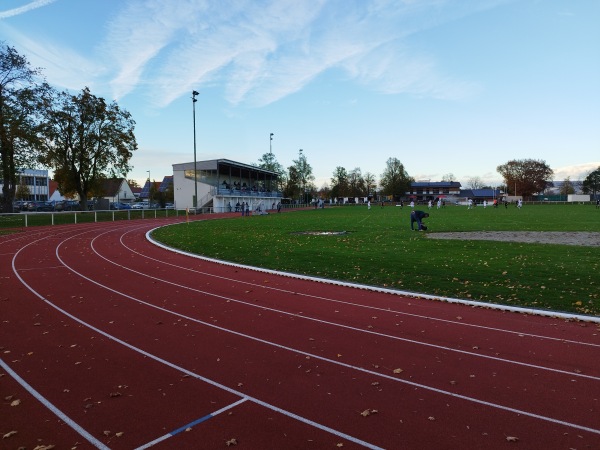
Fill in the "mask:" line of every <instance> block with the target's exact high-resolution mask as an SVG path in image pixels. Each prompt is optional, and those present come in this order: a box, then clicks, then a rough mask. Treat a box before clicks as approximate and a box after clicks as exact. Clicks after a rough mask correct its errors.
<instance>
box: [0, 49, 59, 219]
mask: <svg viewBox="0 0 600 450" xmlns="http://www.w3.org/2000/svg"><path fill="white" fill-rule="evenodd" d="M39 76H40V71H39V69H32V68H31V67H30V65H29V62H28V61H27V59H26V58H25V57H24V56H21V55H19V53H18V52H17V51H16V50H15V49H14V48H13V47H9V46H8V45H5V44H4V43H0V160H1V165H0V178H2V180H3V187H2V194H3V195H2V199H1V201H2V208H1V209H2V212H11V211H12V203H13V200H14V198H15V190H16V187H17V174H18V173H19V171H20V170H21V169H22V168H23V167H25V166H32V165H34V164H35V162H34V161H35V160H34V157H35V151H36V150H37V148H38V141H37V139H36V127H37V124H38V123H39V121H38V119H39V117H37V115H36V111H37V108H36V105H37V101H38V98H39V96H40V95H42V93H43V92H44V91H46V90H47V89H48V85H47V84H45V83H42V82H38V81H37V79H38V77H39Z"/></svg>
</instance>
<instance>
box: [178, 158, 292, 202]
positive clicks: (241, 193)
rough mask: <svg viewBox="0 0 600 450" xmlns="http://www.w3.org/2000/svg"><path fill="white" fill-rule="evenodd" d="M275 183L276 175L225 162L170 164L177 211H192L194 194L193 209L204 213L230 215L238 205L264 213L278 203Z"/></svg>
mask: <svg viewBox="0 0 600 450" xmlns="http://www.w3.org/2000/svg"><path fill="white" fill-rule="evenodd" d="M194 172H195V174H196V175H195V176H194ZM194 181H195V182H194ZM277 181H278V174H277V173H276V172H271V171H269V170H264V169H260V168H258V167H255V166H251V165H248V164H243V163H238V162H235V161H231V160H228V159H214V160H208V161H197V162H196V163H195V164H194V163H193V162H189V163H183V164H173V188H174V193H175V207H176V208H177V209H188V208H189V209H193V208H194V196H195V194H196V191H197V193H198V201H197V208H198V209H202V210H205V211H207V212H229V211H231V212H233V211H236V205H237V204H238V203H239V204H241V203H246V204H248V205H250V210H251V211H253V212H257V211H266V210H268V209H272V208H273V207H274V206H276V205H277V203H279V201H281V193H280V192H279V191H278V190H277Z"/></svg>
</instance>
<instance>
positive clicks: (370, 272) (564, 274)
mask: <svg viewBox="0 0 600 450" xmlns="http://www.w3.org/2000/svg"><path fill="white" fill-rule="evenodd" d="M420 209H426V207H421V208H420ZM409 213H410V208H407V207H404V208H403V209H401V208H400V207H395V206H386V207H385V208H380V207H379V206H374V207H373V208H372V209H371V210H370V211H369V210H367V208H366V206H346V207H334V208H326V209H323V210H306V211H296V212H286V213H283V214H270V215H265V216H253V217H244V218H242V217H239V218H236V219H233V220H232V219H223V220H208V221H201V222H190V223H185V224H180V225H175V226H169V227H166V228H162V229H159V230H156V231H155V232H154V233H153V237H154V238H156V239H158V240H160V241H162V242H164V243H166V244H168V245H170V246H173V247H177V248H181V249H183V250H186V251H190V252H194V253H199V254H203V255H206V256H210V257H214V258H219V259H223V260H228V261H234V262H238V263H242V264H248V265H253V266H260V267H266V268H270V269H276V270H282V271H287V272H294V273H299V274H306V275H313V276H317V277H323V278H331V279H338V280H345V281H351V282H355V283H361V284H368V285H376V286H385V287H388V288H392V289H400V290H407V291H413V292H421V293H427V294H433V295H439V296H446V297H453V298H460V299H469V300H478V301H484V302H491V303H500V304H508V305H515V306H525V307H533V308H539V309H547V310H554V311H567V312H576V313H580V314H592V315H599V314H600V280H599V273H600V270H599V269H600V267H599V266H600V248H598V247H595V248H594V247H583V246H568V245H548V244H524V243H509V242H492V241H461V240H438V239H427V237H426V234H427V233H434V232H436V231H437V232H440V231H485V230H496V231H594V232H600V210H597V209H595V208H594V207H593V206H588V205H536V206H526V207H524V208H523V209H521V210H517V208H515V207H514V206H511V207H509V208H508V209H505V208H504V207H500V208H498V209H493V208H491V207H488V208H486V209H484V208H483V207H477V208H475V209H474V210H467V208H466V207H463V206H448V207H446V208H443V209H440V210H437V209H435V208H434V209H432V210H431V217H429V218H428V219H426V223H427V225H428V227H429V231H428V232H426V233H419V232H413V231H411V230H410V219H409ZM304 231H346V232H348V233H347V234H345V235H327V236H315V235H307V234H298V233H299V232H304Z"/></svg>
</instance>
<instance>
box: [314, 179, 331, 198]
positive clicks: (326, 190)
mask: <svg viewBox="0 0 600 450" xmlns="http://www.w3.org/2000/svg"><path fill="white" fill-rule="evenodd" d="M317 195H318V196H319V198H322V199H324V200H325V199H328V198H331V188H330V187H329V185H328V184H327V183H324V184H323V186H321V189H319V190H318V191H317Z"/></svg>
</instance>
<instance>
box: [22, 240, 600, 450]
mask: <svg viewBox="0 0 600 450" xmlns="http://www.w3.org/2000/svg"><path fill="white" fill-rule="evenodd" d="M81 234H83V233H81ZM69 239H71V238H68V239H66V240H65V241H63V243H64V242H66V241H67V240H69ZM40 240H41V239H40ZM36 242H37V241H33V242H31V243H29V244H27V245H26V246H25V247H22V248H21V249H20V250H19V251H18V252H17V253H16V254H15V256H14V257H13V259H12V269H13V273H14V274H15V275H16V276H17V278H18V279H19V281H20V282H21V283H22V284H23V285H24V286H25V287H26V288H27V289H28V290H29V291H30V292H31V293H33V294H34V295H35V296H36V297H38V298H39V299H40V300H42V301H43V302H44V303H46V304H47V305H49V306H50V307H52V308H54V309H55V310H57V311H59V312H60V313H62V314H64V315H65V316H67V317H69V318H70V319H71V320H73V321H75V322H77V323H79V324H81V325H83V326H85V327H87V328H89V329H90V330H93V331H95V332H96V333H99V334H101V335H102V336H104V337H106V338H107V339H110V340H111V341H113V342H116V343H118V344H121V345H123V346H124V347H127V348H129V349H130V350H133V351H135V352H137V353H140V354H141V355H143V356H146V357H148V358H150V359H153V360H154V361H157V362H159V363H161V364H164V365H166V366H167V367H171V368H173V369H176V370H178V371H180V372H182V373H184V374H187V375H189V376H190V377H193V378H196V379H199V380H201V381H203V382H205V383H207V384H210V385H211V386H215V387H218V388H220V389H222V390H224V391H226V392H230V393H232V394H234V395H237V396H239V397H242V398H246V399H248V400H250V401H252V402H254V403H256V404H258V405H261V406H263V407H265V408H267V409H270V410H272V411H275V412H278V413H280V414H282V415H284V416H287V417H290V418H292V419H296V420H298V421H300V422H302V423H304V424H307V425H309V426H312V427H314V428H317V429H319V430H321V431H324V432H327V433H329V434H332V435H335V436H338V437H340V438H342V439H345V440H347V441H349V442H353V443H355V444H357V445H361V446H363V447H366V448H369V449H372V450H383V449H382V448H381V447H378V446H376V445H374V444H371V443H369V442H366V441H363V440H362V439H358V438H355V437H354V436H351V435H349V434H346V433H343V432H341V431H338V430H335V429H333V428H330V427H328V426H326V425H323V424H320V423H318V422H315V421H313V420H310V419H307V418H306V417H302V416H299V415H297V414H294V413H292V412H291V411H287V410H284V409H281V408H279V407H277V406H274V405H271V404H270V403H266V402H264V401H262V400H259V399H258V398H255V397H250V396H248V395H246V394H244V393H242V392H240V391H237V390H235V389H231V388H229V387H227V386H225V385H224V384H221V383H218V382H217V381H214V380H211V379H209V378H206V377H203V376H201V375H198V374H197V373H194V372H192V371H189V370H187V369H185V368H184V367H181V366H178V365H176V364H174V363H172V362H170V361H167V360H165V359H162V358H160V357H158V356H156V355H153V354H151V353H148V352H147V351H145V350H142V349H141V348H138V347H135V346H134V345H132V344H129V343H128V342H125V341H123V340H121V339H119V338H117V337H116V336H113V335H111V334H109V333H107V332H105V331H103V330H101V329H99V328H96V327H94V326H93V325H91V324H89V323H87V322H85V321H83V320H82V319H79V318H78V317H75V316H74V315H72V314H70V313H69V312H68V311H66V310H64V309H62V308H60V307H59V306H58V305H55V304H54V303H52V302H51V301H50V300H48V299H47V298H45V297H44V296H43V295H41V294H40V293H38V292H37V291H36V290H35V289H33V287H31V286H30V285H29V284H27V282H26V281H25V280H24V279H23V278H22V277H21V276H20V275H19V273H18V270H17V268H16V259H17V257H18V256H19V253H21V251H22V250H23V249H24V248H26V247H29V246H30V245H33V244H35V243H36ZM60 245H62V243H61V244H59V245H58V246H57V247H56V257H57V258H58V259H59V261H60V262H61V263H62V264H64V266H65V267H67V268H69V266H68V265H66V264H65V263H64V261H62V260H61V259H60V257H59V255H58V248H59V247H60ZM69 269H70V270H72V269H71V268H69ZM73 272H74V273H76V274H77V275H79V276H81V277H82V278H84V279H87V278H86V277H84V276H83V275H81V274H79V273H78V272H76V271H73ZM89 281H91V282H92V283H94V284H96V285H99V286H101V287H105V286H102V285H101V284H100V283H97V282H95V281H93V280H89ZM105 288H106V287H105ZM113 292H116V291H113ZM116 293H117V294H119V295H121V296H124V297H126V298H129V299H132V300H135V301H137V302H139V303H142V304H146V303H145V302H143V301H141V300H137V299H134V298H133V297H130V296H128V295H124V294H122V293H118V292H116ZM147 305H148V306H152V305H149V304H147ZM158 309H160V310H163V311H165V312H168V313H169V311H168V310H166V309H163V308H158ZM171 314H172V312H171ZM200 323H203V322H200ZM205 325H208V324H205ZM236 334H240V333H236ZM240 335H241V334H240ZM242 336H243V335H242ZM265 342H266V341H265ZM282 348H283V347H282ZM598 433H599V434H600V431H599V432H598Z"/></svg>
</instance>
